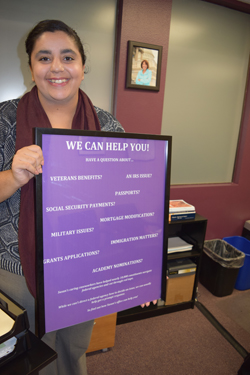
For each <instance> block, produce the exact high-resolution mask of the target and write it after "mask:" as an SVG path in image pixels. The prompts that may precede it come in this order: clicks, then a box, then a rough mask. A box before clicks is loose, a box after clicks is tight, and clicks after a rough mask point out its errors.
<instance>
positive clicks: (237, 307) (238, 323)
mask: <svg viewBox="0 0 250 375" xmlns="http://www.w3.org/2000/svg"><path fill="white" fill-rule="evenodd" d="M198 290H199V292H198V296H197V297H198V298H197V299H198V301H199V302H201V303H202V304H203V305H204V306H205V307H206V308H207V309H208V310H209V311H210V312H211V313H212V314H213V316H214V317H215V318H216V319H217V320H218V321H219V322H220V323H221V324H222V325H223V327H224V328H225V329H226V330H227V331H228V332H230V334H231V335H232V336H233V337H234V338H235V339H236V340H237V341H238V342H239V343H240V344H241V345H242V346H243V347H244V348H245V349H246V350H247V351H248V352H250V289H248V290H244V291H239V290H236V289H234V290H233V293H232V294H231V295H229V296H224V297H216V296H214V295H213V294H211V293H210V292H209V291H208V290H207V289H206V288H205V287H204V286H203V285H202V284H199V289H198Z"/></svg>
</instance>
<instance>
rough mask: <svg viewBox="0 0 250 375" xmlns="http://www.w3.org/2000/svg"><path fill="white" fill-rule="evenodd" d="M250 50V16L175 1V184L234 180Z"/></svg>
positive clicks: (165, 124) (171, 77)
mask: <svg viewBox="0 0 250 375" xmlns="http://www.w3.org/2000/svg"><path fill="white" fill-rule="evenodd" d="M249 51H250V15H249V14H245V13H242V12H238V11H235V10H232V9H228V8H225V7H222V6H218V5H214V4H210V3H207V2H204V1H199V0H173V5H172V16H171V27H170V42H169V51H168V64H167V76H166V85H165V97H164V108H163V121H162V134H170V135H172V136H173V152H172V154H173V156H172V171H171V175H172V176H171V183H172V184H190V183H191V184H192V183H220V182H231V181H232V175H233V168H234V161H235V153H236V148H237V141H238V134H239V127H240V121H241V113H242V104H243V99H244V90H245V83H246V77H247V70H248V62H249Z"/></svg>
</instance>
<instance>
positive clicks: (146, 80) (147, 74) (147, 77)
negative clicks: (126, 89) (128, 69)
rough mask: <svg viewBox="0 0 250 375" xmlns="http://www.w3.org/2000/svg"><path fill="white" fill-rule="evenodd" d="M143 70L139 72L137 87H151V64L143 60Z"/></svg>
mask: <svg viewBox="0 0 250 375" xmlns="http://www.w3.org/2000/svg"><path fill="white" fill-rule="evenodd" d="M141 68H142V70H140V71H139V72H138V74H137V77H136V81H135V82H136V84H137V85H145V86H149V85H150V81H151V78H152V72H151V70H149V63H148V61H147V60H142V62H141Z"/></svg>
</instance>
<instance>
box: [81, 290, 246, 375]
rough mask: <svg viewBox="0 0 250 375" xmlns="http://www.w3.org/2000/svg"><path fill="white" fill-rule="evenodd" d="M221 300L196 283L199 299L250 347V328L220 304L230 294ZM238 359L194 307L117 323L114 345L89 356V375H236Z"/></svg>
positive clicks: (238, 365) (228, 344) (239, 362)
mask: <svg viewBox="0 0 250 375" xmlns="http://www.w3.org/2000/svg"><path fill="white" fill-rule="evenodd" d="M248 293H250V291H249V292H248ZM248 293H245V296H246V298H248V296H249V294H248ZM237 295H239V293H237V292H236V293H233V295H232V296H231V298H232V297H233V298H234V296H237ZM222 298H223V299H222ZM222 298H221V297H214V296H213V295H212V294H211V293H210V292H208V291H207V290H206V289H205V288H204V287H203V286H202V285H199V298H198V299H199V301H200V302H201V303H203V304H204V305H205V306H206V308H208V309H209V310H210V309H211V310H212V313H214V315H215V317H216V318H217V319H218V320H219V321H220V322H221V323H224V324H225V326H226V327H225V328H226V329H228V330H229V331H230V333H231V334H232V335H233V336H234V337H235V335H236V336H237V337H236V339H237V340H238V341H239V342H240V344H241V345H242V346H244V347H245V349H246V350H248V351H250V334H249V332H248V331H247V330H246V329H245V328H243V327H241V325H239V324H238V323H237V321H236V319H235V318H233V319H232V318H231V317H229V316H228V315H227V314H226V313H228V311H229V310H231V311H232V310H233V309H231V308H228V307H226V304H224V303H223V300H225V301H226V300H228V301H229V299H230V298H228V297H222ZM227 303H228V304H230V303H229V302H227ZM233 304H235V302H233ZM220 305H221V306H220ZM225 311H226V312H225ZM236 315H237V313H236ZM243 315H244V311H243ZM234 316H235V315H234ZM248 316H249V315H248ZM242 363H243V358H242V356H241V355H240V354H239V353H238V352H237V351H236V350H235V348H234V347H233V346H232V345H231V344H230V343H229V342H228V341H227V340H226V339H225V338H224V337H223V336H222V335H221V334H220V333H219V332H218V331H217V330H216V329H215V328H214V327H213V325H212V324H211V323H210V322H209V321H208V320H207V319H206V318H205V317H204V315H203V314H202V313H201V312H200V311H199V310H198V309H197V308H196V307H195V308H194V309H189V310H185V311H180V312H175V313H172V314H166V315H163V316H159V317H154V318H150V319H145V320H141V321H137V322H132V323H127V324H123V325H118V326H117V328H116V341H115V346H114V347H113V348H112V349H110V350H109V351H108V352H106V353H103V352H96V353H91V354H89V355H88V356H87V367H88V375H140V374H144V375H151V374H152V375H158V374H166V375H176V374H179V375H191V374H192V375H236V374H237V372H238V369H239V368H240V366H241V364H242Z"/></svg>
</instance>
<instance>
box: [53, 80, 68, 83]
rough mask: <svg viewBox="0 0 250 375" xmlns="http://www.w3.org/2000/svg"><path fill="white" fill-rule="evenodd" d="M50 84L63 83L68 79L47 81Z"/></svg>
mask: <svg viewBox="0 0 250 375" xmlns="http://www.w3.org/2000/svg"><path fill="white" fill-rule="evenodd" d="M49 81H50V82H51V83H65V82H67V81H68V79H49Z"/></svg>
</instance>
